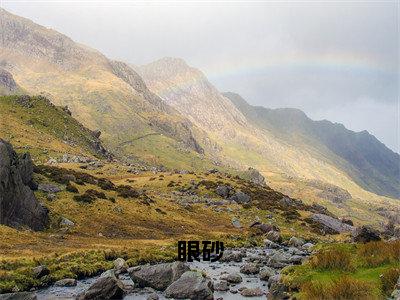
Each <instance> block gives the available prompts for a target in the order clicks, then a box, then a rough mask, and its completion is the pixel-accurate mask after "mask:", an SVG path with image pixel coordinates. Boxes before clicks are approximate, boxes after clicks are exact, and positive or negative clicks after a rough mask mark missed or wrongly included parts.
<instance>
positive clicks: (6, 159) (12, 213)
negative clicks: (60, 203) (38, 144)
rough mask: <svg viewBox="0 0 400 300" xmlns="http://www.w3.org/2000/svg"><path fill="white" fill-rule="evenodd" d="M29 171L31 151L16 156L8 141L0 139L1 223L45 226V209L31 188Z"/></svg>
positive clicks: (34, 226) (14, 225)
mask: <svg viewBox="0 0 400 300" xmlns="http://www.w3.org/2000/svg"><path fill="white" fill-rule="evenodd" d="M32 175H33V164H32V160H31V158H30V155H29V154H24V155H23V156H21V157H18V155H17V154H16V153H15V151H14V150H13V148H12V146H11V144H9V143H7V142H5V141H3V140H0V224H5V225H8V226H13V227H20V226H28V227H30V228H32V229H33V230H43V229H45V228H46V226H47V223H48V215H47V214H48V211H47V209H46V208H45V207H44V206H42V205H41V204H40V203H39V202H38V201H37V199H36V197H35V195H34V193H33V191H32V189H34V188H35V184H34V182H33V181H32Z"/></svg>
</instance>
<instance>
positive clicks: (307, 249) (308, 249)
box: [301, 243, 315, 251]
mask: <svg viewBox="0 0 400 300" xmlns="http://www.w3.org/2000/svg"><path fill="white" fill-rule="evenodd" d="M314 246H315V245H314V244H313V243H305V244H304V245H303V246H301V248H302V249H303V250H305V251H311V249H312V247H314Z"/></svg>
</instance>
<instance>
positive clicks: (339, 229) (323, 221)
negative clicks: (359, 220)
mask: <svg viewBox="0 0 400 300" xmlns="http://www.w3.org/2000/svg"><path fill="white" fill-rule="evenodd" d="M311 220H313V221H314V222H316V223H318V224H320V226H322V228H323V229H324V231H325V232H326V233H330V234H337V233H343V232H353V231H354V230H355V227H353V226H350V225H348V224H345V223H342V222H341V221H340V220H338V219H335V218H333V217H330V216H328V215H324V214H313V215H312V216H311Z"/></svg>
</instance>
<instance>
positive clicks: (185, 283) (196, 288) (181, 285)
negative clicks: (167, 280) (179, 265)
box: [165, 271, 214, 300]
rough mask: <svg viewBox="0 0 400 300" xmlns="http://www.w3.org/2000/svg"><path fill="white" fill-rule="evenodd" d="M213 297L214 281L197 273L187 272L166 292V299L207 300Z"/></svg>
mask: <svg viewBox="0 0 400 300" xmlns="http://www.w3.org/2000/svg"><path fill="white" fill-rule="evenodd" d="M213 295H214V287H213V283H212V281H211V280H210V279H209V278H207V277H205V276H204V275H203V274H202V273H200V272H196V271H187V272H185V273H184V274H183V275H182V276H181V277H180V278H179V279H178V280H177V281H175V282H173V283H172V284H171V285H170V286H169V287H168V288H167V289H166V290H165V297H167V298H174V299H191V300H206V299H213V298H214V296H213Z"/></svg>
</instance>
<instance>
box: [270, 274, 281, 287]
mask: <svg viewBox="0 0 400 300" xmlns="http://www.w3.org/2000/svg"><path fill="white" fill-rule="evenodd" d="M280 280H281V274H276V275H274V276H271V277H270V278H269V279H268V284H267V285H268V287H270V286H271V285H272V284H274V283H276V282H279V281H280Z"/></svg>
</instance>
